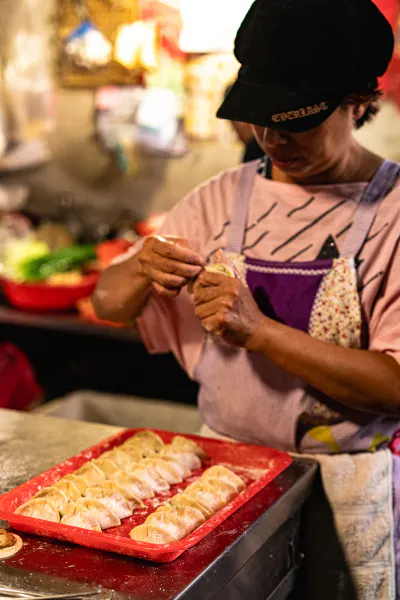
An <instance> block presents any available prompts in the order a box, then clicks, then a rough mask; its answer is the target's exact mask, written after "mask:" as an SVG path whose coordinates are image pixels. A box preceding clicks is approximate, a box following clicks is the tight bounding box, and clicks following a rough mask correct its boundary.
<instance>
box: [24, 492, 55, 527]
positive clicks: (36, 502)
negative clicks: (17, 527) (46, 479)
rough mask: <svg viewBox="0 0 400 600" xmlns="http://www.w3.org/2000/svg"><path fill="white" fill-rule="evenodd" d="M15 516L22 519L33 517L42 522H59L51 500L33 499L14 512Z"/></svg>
mask: <svg viewBox="0 0 400 600" xmlns="http://www.w3.org/2000/svg"><path fill="white" fill-rule="evenodd" d="M15 513H16V514H17V515H22V516H24V517H34V518H35V519H42V520H43V521H52V522H53V523H59V522H60V514H59V512H58V510H57V509H56V507H55V506H54V504H53V503H52V502H51V500H47V499H46V498H34V499H33V500H29V501H28V502H25V504H22V505H21V506H19V507H18V508H17V510H16V511H15Z"/></svg>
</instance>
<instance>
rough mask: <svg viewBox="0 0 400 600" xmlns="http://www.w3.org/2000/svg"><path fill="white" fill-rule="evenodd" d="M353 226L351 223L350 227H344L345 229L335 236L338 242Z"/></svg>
mask: <svg viewBox="0 0 400 600" xmlns="http://www.w3.org/2000/svg"><path fill="white" fill-rule="evenodd" d="M352 225H353V222H351V223H349V224H348V225H346V227H343V229H342V230H341V231H339V233H337V234H336V236H335V237H336V239H337V240H338V239H339V238H341V237H342V235H344V234H345V233H347V232H348V231H349V229H350V227H351V226H352Z"/></svg>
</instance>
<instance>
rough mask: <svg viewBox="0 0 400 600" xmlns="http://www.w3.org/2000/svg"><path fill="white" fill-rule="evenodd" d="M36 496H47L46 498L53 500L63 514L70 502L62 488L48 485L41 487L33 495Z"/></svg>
mask: <svg viewBox="0 0 400 600" xmlns="http://www.w3.org/2000/svg"><path fill="white" fill-rule="evenodd" d="M33 497H34V498H45V499H46V500H51V503H52V504H53V505H54V506H55V508H56V509H57V510H58V512H60V513H61V514H62V513H63V512H64V510H65V507H66V506H67V504H68V498H67V496H66V495H65V494H64V492H62V491H61V490H60V489H57V488H56V487H47V488H43V489H41V490H40V491H39V492H37V494H35V495H34V496H33Z"/></svg>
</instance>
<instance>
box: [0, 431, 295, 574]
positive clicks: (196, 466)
mask: <svg viewBox="0 0 400 600" xmlns="http://www.w3.org/2000/svg"><path fill="white" fill-rule="evenodd" d="M290 463H291V458H290V456H289V455H288V454H286V453H285V452H280V451H278V450H273V449H271V448H266V447H264V446H253V445H249V444H236V443H233V442H225V441H220V440H215V439H208V438H202V437H198V436H193V435H185V436H183V435H175V434H173V433H171V432H167V431H159V430H148V429H145V430H143V429H136V430H132V429H130V430H125V431H123V432H121V433H119V434H117V435H115V436H113V437H111V438H108V439H106V440H104V441H102V442H100V443H99V444H97V445H95V446H93V447H91V448H89V449H88V450H85V451H84V452H81V453H80V454H78V455H76V456H74V457H73V458H70V459H69V460H66V461H65V462H63V463H61V464H60V465H58V466H56V467H53V468H52V469H50V470H48V471H46V472H45V473H42V474H41V475H39V476H37V477H35V478H34V479H31V480H30V481H28V482H27V483H24V484H23V485H21V486H19V487H17V488H15V489H14V490H12V491H10V492H8V493H6V494H4V495H3V496H0V518H3V519H6V520H8V522H9V523H10V525H11V526H12V527H13V528H14V529H16V530H18V531H24V532H26V533H31V534H35V535H40V536H46V537H50V538H56V539H59V540H63V541H68V542H73V543H75V544H79V545H81V546H87V547H90V548H95V549H98V550H105V551H108V552H116V553H119V554H125V555H129V556H133V557H136V558H140V559H144V560H150V561H153V562H161V563H165V562H171V561H172V560H175V559H176V558H177V557H178V556H180V555H181V554H182V553H183V552H184V551H185V550H187V549H188V548H191V547H192V546H194V545H195V544H197V543H198V542H199V541H200V540H202V539H203V538H204V537H205V536H206V535H208V534H209V533H210V532H211V531H212V530H213V529H215V528H216V527H217V526H218V525H220V524H221V523H222V522H223V521H224V520H225V519H227V518H228V517H229V516H230V515H231V514H232V513H233V512H235V511H236V510H237V509H238V508H239V507H240V506H243V504H244V503H245V502H247V501H248V500H249V499H250V498H252V497H253V496H254V495H255V494H257V492H259V491H260V490H261V489H262V488H263V487H264V486H266V485H268V484H269V483H270V482H271V481H273V480H274V479H275V478H276V477H277V476H278V475H279V474H280V473H281V472H282V471H283V470H284V469H286V468H287V467H288V466H289V465H290Z"/></svg>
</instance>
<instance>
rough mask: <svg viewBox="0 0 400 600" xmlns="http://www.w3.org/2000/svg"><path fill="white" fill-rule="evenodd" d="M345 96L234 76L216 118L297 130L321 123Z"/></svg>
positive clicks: (312, 127) (344, 94)
mask: <svg viewBox="0 0 400 600" xmlns="http://www.w3.org/2000/svg"><path fill="white" fill-rule="evenodd" d="M345 97H346V93H344V92H340V93H339V92H338V93H335V92H330V93H329V94H326V93H323V92H319V91H316V90H313V91H308V90H307V89H306V87H305V86H302V89H301V90H300V89H299V90H297V91H294V90H293V88H290V89H289V88H285V86H275V85H270V86H269V85H268V86H261V85H255V84H251V83H247V82H244V81H242V80H240V79H238V80H237V81H236V82H235V83H234V85H233V86H232V88H231V90H230V92H229V94H228V95H227V96H226V98H225V100H224V102H223V103H222V105H221V107H220V108H219V110H218V112H217V117H218V118H220V119H227V120H229V121H240V122H243V123H250V124H251V125H259V126H261V127H273V128H276V129H285V130H286V131H291V132H293V133H300V132H303V131H309V130H310V129H314V128H315V127H318V125H321V123H323V122H324V121H326V119H327V118H328V117H330V116H331V114H332V113H334V112H335V110H336V109H337V108H338V107H339V106H340V104H341V103H342V102H343V100H344V98H345Z"/></svg>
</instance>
